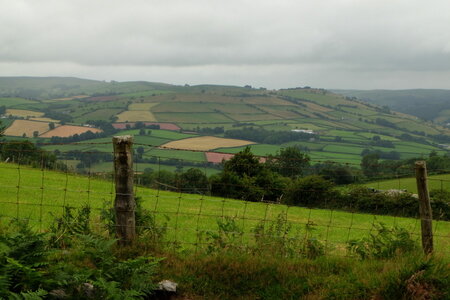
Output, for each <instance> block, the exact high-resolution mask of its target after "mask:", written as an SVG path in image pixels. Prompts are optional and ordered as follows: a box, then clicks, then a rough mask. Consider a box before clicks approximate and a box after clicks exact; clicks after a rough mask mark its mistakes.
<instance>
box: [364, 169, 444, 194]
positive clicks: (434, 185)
mask: <svg viewBox="0 0 450 300" xmlns="http://www.w3.org/2000/svg"><path fill="white" fill-rule="evenodd" d="M412 172H413V171H411V173H412ZM364 185H365V186H367V187H372V188H376V189H380V190H389V189H405V190H407V191H408V192H411V193H414V194H416V193H417V184H416V178H415V177H408V178H397V179H390V180H383V181H374V182H369V183H366V184H364ZM428 189H429V190H430V191H431V190H440V189H443V190H447V191H450V174H440V175H430V176H428Z"/></svg>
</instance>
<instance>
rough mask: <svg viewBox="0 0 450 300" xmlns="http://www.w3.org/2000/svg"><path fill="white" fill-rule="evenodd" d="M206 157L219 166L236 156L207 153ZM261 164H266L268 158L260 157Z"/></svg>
mask: <svg viewBox="0 0 450 300" xmlns="http://www.w3.org/2000/svg"><path fill="white" fill-rule="evenodd" d="M205 156H206V160H207V161H208V162H211V163H215V164H218V163H221V162H222V160H223V159H224V160H229V159H230V158H232V157H233V156H234V154H228V153H216V152H205ZM259 162H261V163H265V162H266V158H265V157H260V158H259Z"/></svg>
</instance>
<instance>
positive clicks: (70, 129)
mask: <svg viewBox="0 0 450 300" xmlns="http://www.w3.org/2000/svg"><path fill="white" fill-rule="evenodd" d="M88 131H90V132H92V133H98V132H102V131H101V130H100V129H97V128H90V127H84V126H72V125H63V126H59V127H56V128H55V129H53V130H50V131H48V132H46V133H44V134H42V135H40V137H44V138H51V137H53V136H57V137H70V136H73V135H74V134H82V133H85V132H88Z"/></svg>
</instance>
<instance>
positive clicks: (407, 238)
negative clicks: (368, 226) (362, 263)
mask: <svg viewBox="0 0 450 300" xmlns="http://www.w3.org/2000/svg"><path fill="white" fill-rule="evenodd" d="M374 226H375V229H376V232H375V233H370V235H369V236H368V237H365V238H362V239H359V240H351V241H349V242H348V246H347V249H348V250H349V251H350V252H351V253H353V254H356V255H358V256H360V258H361V259H368V258H392V257H394V256H396V255H398V254H401V253H407V252H412V251H414V250H415V249H416V248H417V245H416V243H415V241H414V240H413V239H412V238H411V235H410V233H409V232H408V231H407V230H406V229H404V228H399V227H397V226H396V227H393V228H391V229H390V228H387V227H386V225H384V224H383V223H378V224H375V225H374Z"/></svg>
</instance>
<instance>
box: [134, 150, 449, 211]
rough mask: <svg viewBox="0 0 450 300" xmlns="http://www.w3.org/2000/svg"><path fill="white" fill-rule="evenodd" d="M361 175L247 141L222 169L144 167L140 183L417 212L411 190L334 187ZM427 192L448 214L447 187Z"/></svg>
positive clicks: (256, 197) (295, 152)
mask: <svg viewBox="0 0 450 300" xmlns="http://www.w3.org/2000/svg"><path fill="white" fill-rule="evenodd" d="M433 157H438V156H433ZM430 159H431V158H430ZM440 159H442V157H439V160H440ZM433 160H436V162H435V163H437V162H438V161H437V159H436V158H433V159H431V160H430V166H431V169H433ZM366 171H367V170H366ZM365 175H368V177H369V176H372V174H361V172H360V171H359V170H356V169H352V168H350V167H348V166H345V165H341V164H336V163H332V162H325V163H322V164H316V165H314V166H311V165H310V160H309V157H308V155H306V154H305V153H302V152H301V151H300V150H299V149H298V148H296V147H288V148H286V149H281V150H280V151H279V152H278V153H276V155H273V156H271V157H269V158H268V159H267V161H265V162H261V161H260V159H259V158H258V157H256V156H255V155H253V154H252V152H251V151H250V148H249V147H247V148H245V149H244V150H243V151H241V152H239V153H237V154H236V155H235V156H234V157H233V158H231V159H230V160H228V161H225V162H223V169H222V171H221V172H219V173H218V174H215V175H212V176H210V177H209V178H208V177H207V176H206V175H205V174H204V173H203V172H202V171H201V170H199V169H195V168H191V169H189V170H187V171H186V172H178V173H174V172H168V171H160V172H153V171H151V170H146V171H145V172H144V174H142V175H141V177H140V178H141V183H143V184H144V185H148V186H151V187H153V188H158V189H163V190H172V191H178V192H186V193H198V194H210V195H213V196H219V197H226V198H235V199H241V200H245V201H253V202H257V201H271V202H277V203H283V204H288V205H294V206H305V207H311V208H314V207H316V208H327V209H340V210H347V211H360V212H370V213H377V214H390V215H398V216H410V217H411V216H417V214H418V211H419V210H418V201H417V199H416V198H414V197H413V196H412V195H411V194H408V193H398V194H395V193H394V194H389V193H375V192H374V191H373V190H371V189H368V188H366V187H364V186H357V185H356V186H350V187H349V188H348V189H340V188H337V187H336V186H337V185H339V184H349V183H355V182H358V181H361V180H362V179H364V178H367V177H365ZM431 194H432V195H433V202H432V206H433V211H434V213H435V217H436V218H439V219H440V220H450V206H449V203H450V193H444V192H443V191H433V192H432V193H431Z"/></svg>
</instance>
